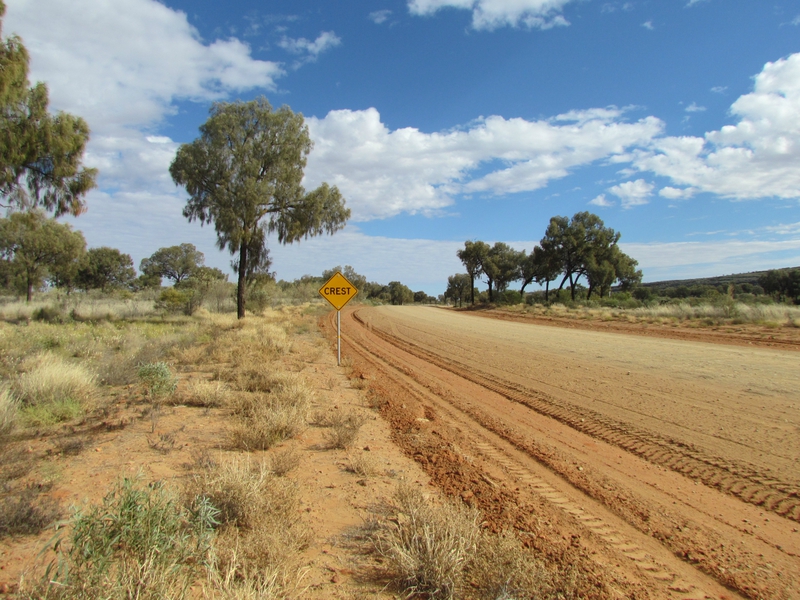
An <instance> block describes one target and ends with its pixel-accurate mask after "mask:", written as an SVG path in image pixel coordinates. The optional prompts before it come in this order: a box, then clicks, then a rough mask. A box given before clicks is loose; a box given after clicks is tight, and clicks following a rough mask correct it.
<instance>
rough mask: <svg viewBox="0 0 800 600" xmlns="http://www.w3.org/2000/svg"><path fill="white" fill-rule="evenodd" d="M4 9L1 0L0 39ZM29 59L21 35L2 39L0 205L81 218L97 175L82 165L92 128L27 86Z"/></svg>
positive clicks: (42, 91)
mask: <svg viewBox="0 0 800 600" xmlns="http://www.w3.org/2000/svg"><path fill="white" fill-rule="evenodd" d="M5 12H6V6H5V4H4V3H3V1H2V0H0V36H1V35H2V18H3V16H4V15H5ZM28 64H29V57H28V52H27V50H26V49H25V46H23V45H22V41H21V40H20V39H19V38H18V37H17V36H13V35H12V36H11V37H9V38H7V39H5V40H3V39H2V38H1V37H0V200H2V202H0V205H2V206H5V207H6V208H9V207H10V208H21V209H27V208H32V207H36V206H38V207H41V208H44V209H46V210H48V211H53V213H54V214H55V216H60V215H63V214H67V213H69V214H72V215H75V216H77V215H79V214H81V213H83V212H84V211H85V210H86V204H85V202H84V196H85V195H86V193H87V192H88V191H89V190H90V189H92V188H93V187H95V178H96V176H97V171H96V170H95V169H87V168H84V167H82V166H81V161H82V159H83V153H84V150H85V148H86V143H87V141H88V140H89V126H88V125H87V124H86V121H84V120H83V119H81V118H80V117H75V116H72V115H70V114H67V113H63V112H61V113H58V114H57V115H51V114H50V113H49V112H48V104H49V99H48V94H47V86H46V85H45V84H43V83H37V84H36V85H34V86H33V87H28Z"/></svg>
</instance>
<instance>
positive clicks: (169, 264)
mask: <svg viewBox="0 0 800 600" xmlns="http://www.w3.org/2000/svg"><path fill="white" fill-rule="evenodd" d="M204 262H205V256H204V255H203V253H202V252H200V251H199V250H198V249H197V248H196V247H195V245H194V244H180V245H179V246H169V247H167V248H159V249H158V250H156V251H155V252H153V254H152V255H151V256H150V257H149V258H145V259H143V260H142V262H141V263H139V270H140V271H141V272H142V274H143V275H145V276H147V277H152V278H154V279H155V278H156V277H157V278H158V279H159V282H160V280H161V278H162V277H166V278H167V279H171V280H172V282H173V283H175V284H178V283H181V282H182V281H184V280H186V279H188V278H189V277H191V276H192V274H193V273H194V272H195V271H196V270H197V269H198V268H200V267H202V266H203V263H204Z"/></svg>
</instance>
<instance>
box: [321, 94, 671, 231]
mask: <svg viewBox="0 0 800 600" xmlns="http://www.w3.org/2000/svg"><path fill="white" fill-rule="evenodd" d="M621 114H622V111H621V110H620V109H615V108H606V109H595V110H591V111H572V112H570V113H566V114H564V115H559V116H557V117H555V118H554V119H550V120H541V121H527V120H525V119H519V118H517V119H505V118H503V117H499V116H492V117H488V118H483V119H479V120H477V121H475V122H473V123H471V124H470V125H469V126H468V127H467V128H464V129H459V130H455V131H445V132H433V133H424V132H421V131H419V130H418V129H415V128H411V127H409V128H404V129H397V130H395V131H391V130H389V128H387V127H386V125H384V124H383V123H382V122H381V117H380V114H379V113H378V111H377V110H376V109H375V108H370V109H367V110H360V111H353V110H338V111H331V112H330V113H328V115H327V116H326V117H325V118H324V119H318V118H309V119H308V120H307V122H308V126H309V131H310V133H311V137H312V139H313V140H314V143H315V145H314V150H313V151H312V153H311V155H310V156H309V159H308V166H307V169H306V185H307V186H309V187H313V186H314V185H317V184H319V183H320V182H322V181H327V182H329V183H331V184H335V185H337V186H339V188H340V189H341V190H342V192H343V193H344V195H345V197H346V198H347V200H348V204H349V206H350V207H351V208H352V209H353V218H354V219H355V220H368V219H375V218H386V217H390V216H393V215H397V214H400V213H402V212H408V213H412V214H413V213H422V214H433V213H436V212H437V211H440V210H441V209H443V208H444V207H446V206H449V205H450V204H452V203H453V197H454V195H456V194H460V193H488V194H492V195H502V194H508V193H514V192H524V191H531V190H536V189H539V188H541V187H544V186H545V185H547V183H548V182H549V181H551V180H553V179H558V178H562V177H564V176H566V175H567V174H568V173H569V172H570V170H571V169H574V168H577V167H580V166H583V165H588V164H591V163H593V162H595V161H598V160H601V159H606V158H608V157H611V156H614V155H617V154H621V153H623V152H626V151H627V150H628V149H629V148H631V147H633V146H638V145H641V144H644V143H647V142H648V141H649V140H650V139H651V138H652V137H653V136H655V135H657V134H658V133H659V132H660V131H661V130H662V127H663V124H662V123H661V121H659V120H658V119H655V118H652V117H647V118H645V119H641V120H639V121H637V122H634V123H626V122H622V121H621V120H620V117H621ZM490 163H491V164H490ZM487 165H489V172H488V173H486V172H481V170H480V167H484V168H486V167H487Z"/></svg>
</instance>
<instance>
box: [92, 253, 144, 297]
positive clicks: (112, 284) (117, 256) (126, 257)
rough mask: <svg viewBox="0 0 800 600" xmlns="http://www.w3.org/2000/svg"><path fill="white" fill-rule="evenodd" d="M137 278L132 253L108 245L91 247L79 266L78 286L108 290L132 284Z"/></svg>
mask: <svg viewBox="0 0 800 600" xmlns="http://www.w3.org/2000/svg"><path fill="white" fill-rule="evenodd" d="M135 278H136V270H135V269H134V268H133V259H132V258H131V255H130V254H123V253H122V252H120V251H119V250H117V249H116V248H109V247H108V246H103V247H101V248H92V249H90V250H89V251H88V252H87V253H86V254H85V255H84V257H83V259H82V260H81V265H80V267H79V268H78V287H80V288H83V289H84V290H91V289H102V290H103V291H104V292H107V291H109V290H110V289H112V288H121V287H126V286H128V285H130V284H131V283H132V282H133V280H134V279H135Z"/></svg>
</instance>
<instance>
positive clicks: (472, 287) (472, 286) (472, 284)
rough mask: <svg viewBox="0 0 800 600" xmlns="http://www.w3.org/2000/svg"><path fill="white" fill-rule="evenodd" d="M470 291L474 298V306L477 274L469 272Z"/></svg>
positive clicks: (471, 296)
mask: <svg viewBox="0 0 800 600" xmlns="http://www.w3.org/2000/svg"><path fill="white" fill-rule="evenodd" d="M469 293H470V298H471V299H472V306H475V275H473V274H472V273H470V274H469Z"/></svg>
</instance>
